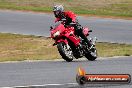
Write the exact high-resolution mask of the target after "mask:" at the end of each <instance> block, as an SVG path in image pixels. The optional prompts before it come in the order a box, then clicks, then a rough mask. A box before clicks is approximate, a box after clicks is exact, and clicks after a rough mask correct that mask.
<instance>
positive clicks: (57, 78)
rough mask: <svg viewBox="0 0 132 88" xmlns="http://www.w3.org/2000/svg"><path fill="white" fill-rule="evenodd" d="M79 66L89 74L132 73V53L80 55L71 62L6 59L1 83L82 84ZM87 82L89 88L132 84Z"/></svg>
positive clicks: (70, 87) (69, 87)
mask: <svg viewBox="0 0 132 88" xmlns="http://www.w3.org/2000/svg"><path fill="white" fill-rule="evenodd" d="M78 67H82V68H84V69H85V71H86V73H87V74H130V75H132V57H118V58H117V57H115V58H98V59H97V60H96V61H87V60H86V59H85V60H81V59H80V60H74V61H73V62H70V63H68V62H66V61H63V60H61V61H30V62H29V61H23V62H12V63H10V62H4V63H0V87H12V86H30V85H45V86H46V84H49V86H47V87H46V88H81V87H80V86H79V85H77V84H76V74H77V70H78ZM50 84H51V85H50ZM86 86H87V87H88V88H89V87H91V88H132V85H131V84H124V85H123V84H122V85H121V84H118V85H114V84H108V85H106V84H100V85H97V84H95V85H93V84H90V85H85V87H86ZM87 87H86V88H87ZM36 88H37V87H36ZM38 88H40V87H38ZM42 88H45V87H42Z"/></svg>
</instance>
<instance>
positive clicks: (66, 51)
mask: <svg viewBox="0 0 132 88" xmlns="http://www.w3.org/2000/svg"><path fill="white" fill-rule="evenodd" d="M57 48H58V51H59V53H60V55H61V56H62V58H63V59H64V60H66V61H67V62H71V61H72V60H73V53H72V50H71V48H70V46H69V45H68V44H65V43H64V42H60V43H58V44H57Z"/></svg>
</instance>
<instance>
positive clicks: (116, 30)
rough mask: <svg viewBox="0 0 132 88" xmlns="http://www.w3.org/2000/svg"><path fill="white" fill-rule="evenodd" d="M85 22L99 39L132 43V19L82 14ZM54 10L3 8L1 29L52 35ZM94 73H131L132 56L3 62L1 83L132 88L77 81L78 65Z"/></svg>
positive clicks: (53, 87) (131, 87) (59, 87)
mask: <svg viewBox="0 0 132 88" xmlns="http://www.w3.org/2000/svg"><path fill="white" fill-rule="evenodd" d="M78 19H79V21H80V23H81V24H82V25H83V26H89V28H90V29H92V30H93V33H92V35H91V36H96V37H97V38H98V41H99V42H116V43H130V44H131V43H132V28H131V27H132V20H122V19H103V18H95V17H80V16H79V17H78ZM53 20H54V17H53V15H52V14H44V13H37V14H36V13H32V12H17V11H15V12H14V11H0V32H4V33H17V34H31V35H38V36H49V35H50V32H49V26H50V25H52V24H53ZM79 66H81V67H83V68H84V69H85V70H86V72H87V73H90V74H92V73H93V74H96V73H100V74H111V73H113V74H116V73H117V74H125V73H126V74H130V75H132V57H119V58H109V59H108V58H105V59H99V58H97V60H96V61H93V62H91V61H87V60H74V61H73V62H71V63H67V62H65V61H63V60H62V61H33V62H32V61H24V62H4V63H0V87H12V86H29V85H43V86H39V87H38V88H40V87H42V88H87V87H88V88H89V87H91V88H132V85H131V84H127V85H104V84H100V85H92V84H91V85H85V86H83V87H82V86H79V85H77V84H76V80H75V76H76V74H77V69H78V67H79Z"/></svg>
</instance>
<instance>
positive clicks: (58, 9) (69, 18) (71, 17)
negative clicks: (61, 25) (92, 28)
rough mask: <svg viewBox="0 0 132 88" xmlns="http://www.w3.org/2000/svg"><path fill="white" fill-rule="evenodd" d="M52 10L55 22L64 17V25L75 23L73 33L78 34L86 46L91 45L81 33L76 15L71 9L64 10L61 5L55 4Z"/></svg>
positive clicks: (81, 28)
mask: <svg viewBox="0 0 132 88" xmlns="http://www.w3.org/2000/svg"><path fill="white" fill-rule="evenodd" d="M53 12H54V15H55V17H56V20H55V22H57V21H60V20H62V19H65V20H66V21H65V25H69V24H70V23H75V25H74V29H75V34H76V35H78V36H80V37H81V38H82V39H83V40H84V41H85V42H86V43H87V44H88V47H90V46H91V44H90V42H89V40H88V39H87V37H86V36H85V35H84V33H83V27H82V26H81V25H80V24H79V23H78V20H77V19H76V15H75V14H74V13H73V12H72V11H64V7H63V6H62V5H55V6H54V7H53Z"/></svg>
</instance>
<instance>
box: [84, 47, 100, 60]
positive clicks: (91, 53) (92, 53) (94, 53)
mask: <svg viewBox="0 0 132 88" xmlns="http://www.w3.org/2000/svg"><path fill="white" fill-rule="evenodd" d="M85 57H86V58H87V59H88V60H89V61H94V60H95V59H96V58H97V49H96V48H93V49H92V50H91V51H89V52H88V53H86V54H85Z"/></svg>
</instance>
